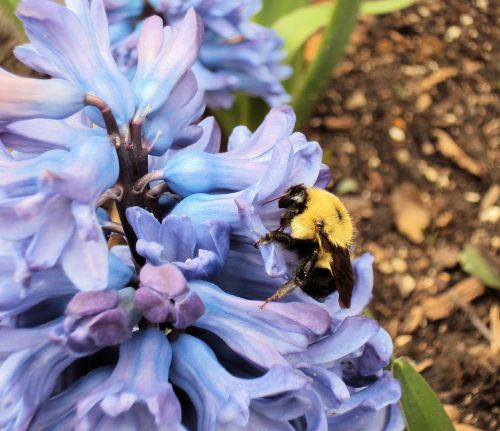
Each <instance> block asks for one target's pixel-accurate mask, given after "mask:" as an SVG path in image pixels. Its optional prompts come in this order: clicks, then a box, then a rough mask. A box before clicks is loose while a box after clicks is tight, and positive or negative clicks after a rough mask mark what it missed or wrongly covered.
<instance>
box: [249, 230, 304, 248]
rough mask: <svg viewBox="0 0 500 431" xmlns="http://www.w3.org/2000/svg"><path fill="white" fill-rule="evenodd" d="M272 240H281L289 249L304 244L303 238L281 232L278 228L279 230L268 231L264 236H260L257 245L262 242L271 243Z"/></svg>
mask: <svg viewBox="0 0 500 431" xmlns="http://www.w3.org/2000/svg"><path fill="white" fill-rule="evenodd" d="M271 241H276V242H279V243H280V244H282V245H283V246H284V247H286V248H288V249H292V250H293V249H296V248H298V247H300V246H301V245H302V243H303V241H302V240H300V239H295V238H292V237H291V236H290V235H288V234H287V233H284V232H281V231H280V230H279V229H278V230H273V231H271V232H268V233H267V234H266V235H264V236H263V237H262V238H260V239H259V240H258V241H257V242H256V243H255V246H258V245H260V244H267V243H269V242H271Z"/></svg>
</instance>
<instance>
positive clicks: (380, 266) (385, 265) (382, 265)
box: [378, 260, 393, 274]
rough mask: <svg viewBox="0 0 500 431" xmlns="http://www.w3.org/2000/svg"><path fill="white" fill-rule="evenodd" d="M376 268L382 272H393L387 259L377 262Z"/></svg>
mask: <svg viewBox="0 0 500 431" xmlns="http://www.w3.org/2000/svg"><path fill="white" fill-rule="evenodd" d="M378 270H379V271H380V272H381V273H382V274H392V273H393V269H392V265H391V263H390V262H388V261H386V260H385V261H383V262H380V263H379V264H378Z"/></svg>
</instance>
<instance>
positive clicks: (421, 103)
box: [415, 93, 432, 112]
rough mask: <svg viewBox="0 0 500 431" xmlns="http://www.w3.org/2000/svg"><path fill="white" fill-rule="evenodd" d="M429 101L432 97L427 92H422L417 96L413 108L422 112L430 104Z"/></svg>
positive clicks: (430, 101)
mask: <svg viewBox="0 0 500 431" xmlns="http://www.w3.org/2000/svg"><path fill="white" fill-rule="evenodd" d="M431 103H432V97H431V96H430V95H429V94H427V93H423V94H421V95H420V96H418V99H417V101H416V102H415V110H416V111H417V112H424V111H425V110H426V109H427V108H428V107H429V106H431Z"/></svg>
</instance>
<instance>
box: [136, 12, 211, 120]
mask: <svg viewBox="0 0 500 431" xmlns="http://www.w3.org/2000/svg"><path fill="white" fill-rule="evenodd" d="M162 27H163V25H162V23H161V20H160V19H159V18H158V17H152V18H149V19H148V20H147V21H146V23H145V24H144V29H143V31H142V33H141V38H140V40H139V45H138V47H137V52H138V62H137V70H136V74H135V77H134V80H133V82H132V85H133V88H134V92H135V95H136V100H137V101H138V104H137V112H138V113H139V116H143V115H147V114H148V113H149V112H154V111H156V110H157V109H158V108H159V107H160V106H161V105H163V103H164V102H165V100H166V99H167V97H168V95H169V94H170V92H171V91H172V89H173V88H174V85H175V84H176V83H177V82H178V80H179V79H180V78H181V77H182V75H183V74H184V73H186V71H187V70H188V69H189V68H190V67H191V66H192V65H193V63H194V61H195V59H196V56H197V54H198V49H199V46H200V43H201V38H202V37H203V26H202V23H201V21H200V19H199V17H198V15H197V14H196V13H195V12H194V11H193V10H190V11H188V13H187V14H186V16H185V18H184V19H183V21H182V23H181V25H180V26H179V28H178V29H174V28H173V27H167V28H166V29H165V30H163V28H162Z"/></svg>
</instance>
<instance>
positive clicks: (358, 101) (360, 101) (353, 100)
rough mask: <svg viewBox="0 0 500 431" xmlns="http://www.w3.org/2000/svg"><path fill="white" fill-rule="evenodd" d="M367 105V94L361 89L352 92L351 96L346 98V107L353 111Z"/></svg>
mask: <svg viewBox="0 0 500 431" xmlns="http://www.w3.org/2000/svg"><path fill="white" fill-rule="evenodd" d="M364 106H366V96H365V93H364V92H362V91H361V90H357V91H355V92H354V93H352V94H351V96H350V97H349V98H348V99H347V100H346V102H345V107H346V109H348V110H350V111H353V110H355V109H358V108H363V107H364Z"/></svg>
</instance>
